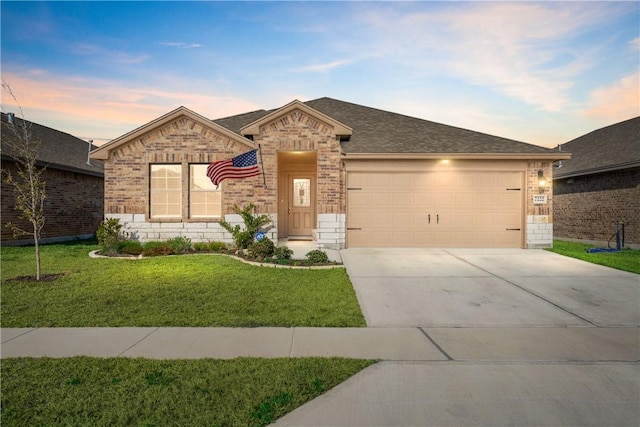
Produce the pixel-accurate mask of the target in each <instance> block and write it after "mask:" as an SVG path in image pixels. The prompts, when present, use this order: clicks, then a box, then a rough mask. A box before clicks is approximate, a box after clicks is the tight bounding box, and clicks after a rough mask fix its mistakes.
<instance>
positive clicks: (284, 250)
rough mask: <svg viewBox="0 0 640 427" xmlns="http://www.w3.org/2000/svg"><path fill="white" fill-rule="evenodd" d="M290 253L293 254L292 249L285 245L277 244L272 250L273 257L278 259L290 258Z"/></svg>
mask: <svg viewBox="0 0 640 427" xmlns="http://www.w3.org/2000/svg"><path fill="white" fill-rule="evenodd" d="M291 255H293V250H291V249H289V248H288V247H286V246H278V247H277V248H275V250H274V251H273V257H274V258H275V259H279V260H285V259H291Z"/></svg>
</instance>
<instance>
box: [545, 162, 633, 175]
mask: <svg viewBox="0 0 640 427" xmlns="http://www.w3.org/2000/svg"><path fill="white" fill-rule="evenodd" d="M637 167H640V161H634V162H629V163H624V164H618V165H611V166H604V167H599V168H591V169H582V170H578V171H574V172H569V173H562V172H560V170H561V169H556V171H554V173H553V179H566V178H574V177H578V176H585V175H594V174H597V173H604V172H615V171H620V170H625V169H631V168H637Z"/></svg>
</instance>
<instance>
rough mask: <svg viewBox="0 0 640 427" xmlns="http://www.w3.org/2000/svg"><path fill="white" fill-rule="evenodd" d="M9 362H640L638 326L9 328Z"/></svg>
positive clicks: (5, 334)
mask: <svg viewBox="0 0 640 427" xmlns="http://www.w3.org/2000/svg"><path fill="white" fill-rule="evenodd" d="M1 341H2V347H1V350H0V355H1V357H2V358H8V357H72V356H94V357H144V358H150V359H197V358H216V359H230V358H235V357H266V358H279V357H309V356H319V357H348V358H359V359H378V360H389V361H451V360H453V361H591V362H593V361H598V362H602V361H607V362H609V361H616V362H618V361H631V362H633V361H638V360H639V359H640V330H639V329H638V328H594V327H575V328H33V329H30V328H3V329H2V330H1Z"/></svg>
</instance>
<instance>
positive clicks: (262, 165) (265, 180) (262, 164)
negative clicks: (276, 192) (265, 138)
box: [258, 144, 267, 189]
mask: <svg viewBox="0 0 640 427" xmlns="http://www.w3.org/2000/svg"><path fill="white" fill-rule="evenodd" d="M258 153H260V169H262V180H263V181H264V188H265V189H266V188H267V177H266V176H265V175H264V163H262V147H261V146H260V144H258Z"/></svg>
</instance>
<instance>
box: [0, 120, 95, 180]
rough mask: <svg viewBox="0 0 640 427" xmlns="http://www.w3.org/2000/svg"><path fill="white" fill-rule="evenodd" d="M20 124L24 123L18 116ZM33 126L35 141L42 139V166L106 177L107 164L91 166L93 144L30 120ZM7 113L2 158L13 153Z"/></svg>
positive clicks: (16, 121) (9, 156) (17, 123)
mask: <svg viewBox="0 0 640 427" xmlns="http://www.w3.org/2000/svg"><path fill="white" fill-rule="evenodd" d="M14 120H15V123H16V125H21V124H22V123H23V121H22V119H20V118H18V117H16V118H15V119H14ZM26 123H27V126H31V131H32V134H33V138H37V139H39V140H40V148H39V151H40V152H39V155H38V163H39V164H41V165H43V166H46V167H48V168H55V169H61V170H67V171H71V172H79V173H84V174H87V175H95V176H104V165H103V162H102V161H100V160H93V159H92V160H91V164H87V151H88V149H89V145H88V143H87V142H86V141H83V140H82V139H80V138H76V137H75V136H73V135H70V134H68V133H65V132H61V131H59V130H55V129H51V128H49V127H46V126H42V125H39V124H37V123H33V122H29V121H26ZM7 126H8V121H7V114H5V113H2V158H3V159H11V156H12V154H13V153H12V152H11V148H10V146H9V144H7V143H6V139H7V138H12V137H13V135H12V132H11V130H9V129H8V128H7Z"/></svg>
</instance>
